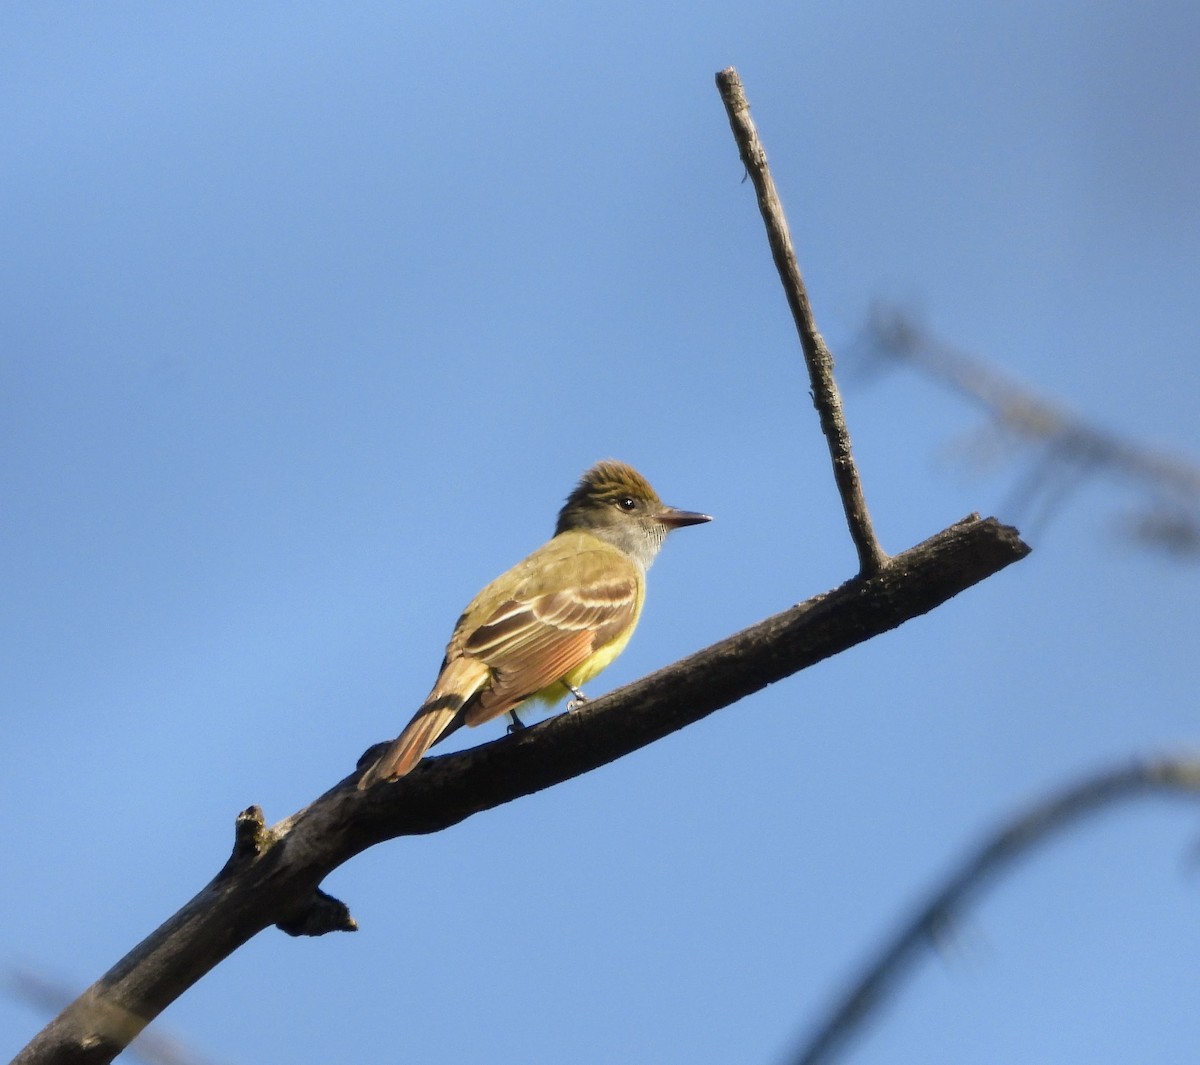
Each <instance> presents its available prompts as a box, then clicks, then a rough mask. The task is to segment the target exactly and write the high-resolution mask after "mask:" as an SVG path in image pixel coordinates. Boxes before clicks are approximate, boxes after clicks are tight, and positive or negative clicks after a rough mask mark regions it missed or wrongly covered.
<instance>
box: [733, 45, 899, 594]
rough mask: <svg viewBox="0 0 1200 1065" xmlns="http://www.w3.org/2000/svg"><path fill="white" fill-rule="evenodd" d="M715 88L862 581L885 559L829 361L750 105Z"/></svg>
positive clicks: (738, 87)
mask: <svg viewBox="0 0 1200 1065" xmlns="http://www.w3.org/2000/svg"><path fill="white" fill-rule="evenodd" d="M717 89H718V90H719V91H720V93H721V100H722V102H723V103H724V104H725V111H726V112H727V113H728V115H729V126H730V128H731V129H732V130H733V139H734V140H735V141H736V142H737V146H738V151H739V152H740V153H741V156H742V162H743V163H744V164H745V166H746V173H748V174H749V175H750V180H751V181H752V182H753V183H754V189H755V191H756V192H757V193H758V209H759V211H760V212H761V213H762V216H763V223H764V224H765V225H766V227H767V240H768V241H769V242H770V245H771V255H772V257H773V258H774V260H775V268H776V269H777V270H778V271H779V279H780V281H782V282H783V291H784V293H785V295H786V296H787V301H788V306H789V307H791V309H792V317H793V318H794V319H795V321H796V329H797V330H798V331H799V333H800V345H801V347H802V348H803V349H804V361H805V363H806V364H807V365H808V378H809V381H810V383H811V385H812V397H813V406H814V407H816V409H817V414H818V416H819V417H820V420H821V431H822V432H823V433H824V434H825V439H826V441H827V442H828V444H829V457H830V458H831V459H832V461H833V477H834V481H835V482H836V483H837V488H838V494H839V495H840V496H841V497H842V508H843V509H844V510H845V512H846V523H847V525H848V526H849V527H850V538H851V539H852V540H853V541H854V548H855V550H856V551H857V552H858V565H859V574H860V575H861V576H864V577H868V576H871V575H873V574H876V573H878V572H879V571H880V570H882V569H883V567H884V566H885V565H886V564H887V561H888V556H887V554H886V553H885V552H884V550H883V548H882V547H880V546H879V541H878V540H877V539H876V538H875V530H874V529H873V528H872V527H871V516H870V514H868V513H867V501H866V499H865V498H864V497H863V490H862V482H861V481H860V480H859V477H858V468H857V467H856V466H855V464H854V456H853V455H852V454H851V452H850V433H849V431H848V430H847V429H846V419H845V417H844V416H843V415H842V398H841V396H840V395H839V394H838V390H837V385H836V384H835V383H834V380H833V356H832V355H830V353H829V348H827V347H826V346H825V341H824V339H823V338H822V336H821V334H820V333H818V332H817V326H816V323H815V322H814V321H813V313H812V307H811V306H810V304H809V302H808V293H807V291H806V290H805V288H804V279H803V278H802V277H801V276H800V267H799V265H798V264H797V262H796V251H795V248H794V247H793V246H792V236H791V233H790V232H789V231H788V224H787V218H786V217H785V215H784V213H783V204H782V203H780V202H779V194H778V193H777V192H776V191H775V182H774V181H773V180H772V178H771V171H770V169H769V168H768V167H767V153H766V151H765V150H764V149H763V146H762V141H761V140H759V137H758V130H757V129H756V128H755V126H754V121H753V119H751V117H750V104H749V103H748V102H747V101H746V94H745V92H744V91H743V89H742V82H741V79H740V78H739V77H738V74H737V71H736V70H734V69H733V67H729V68H727V69H726V70H722V71H721V72H720V73H718V74H717Z"/></svg>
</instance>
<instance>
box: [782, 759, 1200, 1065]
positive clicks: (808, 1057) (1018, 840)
mask: <svg viewBox="0 0 1200 1065" xmlns="http://www.w3.org/2000/svg"><path fill="white" fill-rule="evenodd" d="M1180 792H1183V793H1188V794H1195V793H1197V792H1200V761H1197V760H1195V759H1172V758H1164V759H1161V760H1158V761H1151V762H1138V763H1135V764H1133V765H1130V766H1123V767H1121V768H1119V769H1115V770H1111V771H1109V772H1106V773H1101V774H1099V775H1098V776H1094V777H1089V778H1088V779H1087V780H1084V781H1082V782H1081V783H1079V784H1076V785H1073V786H1072V787H1070V788H1067V789H1066V790H1065V791H1062V792H1060V793H1059V794H1057V795H1052V796H1051V797H1050V798H1049V799H1046V800H1044V801H1042V802H1040V803H1038V804H1036V805H1035V806H1033V807H1032V808H1031V809H1029V810H1028V811H1026V812H1025V813H1023V814H1020V815H1019V816H1017V817H1016V818H1015V819H1014V820H1013V821H1011V822H1010V823H1008V824H1006V825H1004V826H1003V827H1002V828H1000V829H999V831H997V832H995V833H994V834H993V835H992V836H991V837H990V838H989V839H988V840H986V841H985V842H984V844H983V845H982V846H981V847H979V848H978V850H976V851H975V852H974V853H973V854H971V855H970V856H968V858H967V859H966V860H965V861H964V862H963V863H962V865H961V867H960V868H959V869H957V870H956V871H955V872H954V873H952V874H951V875H950V877H949V878H948V879H947V881H946V883H945V884H944V885H943V886H942V887H941V888H939V889H938V890H937V891H935V892H934V894H933V895H932V897H931V898H930V899H929V901H928V902H926V903H925V905H924V906H922V907H921V909H920V910H919V911H918V912H917V914H916V915H915V916H914V917H913V918H912V920H910V921H909V922H908V923H907V924H906V925H905V926H904V927H903V928H902V929H901V930H900V932H899V933H898V934H897V935H896V936H895V938H893V939H891V940H889V941H888V942H887V943H886V944H885V945H884V948H883V950H881V951H880V952H879V955H878V957H877V958H876V959H875V960H874V961H872V962H871V963H870V964H869V965H868V966H867V968H866V969H865V971H864V972H863V973H862V975H861V976H860V977H859V978H858V979H857V980H855V981H854V983H853V985H852V986H851V988H850V989H849V991H847V993H846V994H845V995H844V996H843V998H842V999H841V1000H840V1001H839V1003H838V1004H837V1006H836V1007H835V1008H834V1009H833V1010H832V1011H831V1012H830V1014H829V1017H828V1019H827V1020H826V1021H824V1023H822V1024H821V1026H820V1027H819V1028H818V1029H817V1031H816V1032H815V1033H814V1034H813V1035H812V1037H811V1038H810V1039H809V1040H808V1042H807V1043H806V1044H805V1046H804V1048H803V1049H802V1051H801V1052H800V1054H799V1056H798V1057H797V1058H796V1063H797V1065H820V1063H822V1062H827V1061H831V1060H832V1059H833V1057H834V1056H835V1055H836V1054H837V1052H838V1050H839V1049H840V1048H841V1047H842V1046H844V1044H845V1042H846V1040H847V1039H848V1038H849V1037H850V1036H851V1035H852V1034H853V1033H854V1032H855V1031H856V1030H857V1029H858V1028H860V1027H861V1026H862V1025H863V1023H864V1022H865V1021H866V1019H867V1018H868V1016H869V1015H870V1014H871V1013H873V1012H874V1011H875V1010H877V1009H878V1008H879V1006H880V1004H881V1003H882V1002H883V1001H884V999H885V998H886V997H887V996H888V995H889V994H891V993H892V992H893V991H894V990H895V989H896V987H897V985H898V984H899V982H900V980H901V978H902V977H903V976H904V974H905V972H906V971H907V970H908V969H909V968H911V967H912V965H913V964H914V963H915V962H916V960H917V957H918V956H919V954H920V953H921V952H922V951H923V949H924V948H925V946H926V944H927V943H929V942H931V941H935V940H936V938H937V936H938V934H939V933H942V932H944V931H945V929H946V927H947V926H948V925H949V924H951V923H952V922H953V921H955V920H956V919H957V917H958V914H959V913H960V912H961V911H962V910H963V909H964V907H965V906H966V904H967V903H968V901H970V900H971V899H972V898H973V897H974V896H975V895H977V894H978V893H979V892H980V891H982V890H983V888H984V887H986V886H987V885H988V884H989V883H990V882H991V881H993V880H995V879H996V877H998V876H999V875H1000V873H1002V872H1003V871H1004V870H1005V869H1006V868H1007V867H1008V866H1010V865H1012V864H1013V863H1014V862H1015V861H1016V860H1017V859H1018V858H1023V857H1025V856H1026V855H1027V854H1028V853H1029V852H1030V851H1032V850H1033V848H1034V847H1036V846H1037V845H1038V844H1040V843H1044V842H1046V841H1047V840H1048V839H1049V837H1050V836H1051V835H1053V834H1054V833H1055V832H1060V831H1062V830H1065V829H1066V828H1068V827H1070V826H1071V825H1072V824H1073V823H1074V822H1075V821H1077V820H1079V819H1080V818H1082V817H1084V816H1086V815H1088V814H1092V813H1098V812H1099V811H1100V810H1101V809H1102V808H1104V807H1105V806H1108V805H1109V804H1112V803H1116V802H1119V801H1121V800H1123V799H1129V798H1134V797H1136V796H1140V795H1144V794H1147V793H1151V794H1153V793H1165V794H1178V793H1180Z"/></svg>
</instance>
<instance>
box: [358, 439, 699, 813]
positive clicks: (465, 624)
mask: <svg viewBox="0 0 1200 1065" xmlns="http://www.w3.org/2000/svg"><path fill="white" fill-rule="evenodd" d="M711 520H712V518H711V517H710V516H709V515H707V514H700V513H697V512H695V511H690V510H677V509H676V508H675V507H669V506H667V505H666V504H664V503H663V501H662V500H661V499H660V498H659V496H658V493H657V492H655V491H654V489H653V488H652V487H651V486H650V482H649V481H647V480H646V478H645V477H643V476H642V475H641V474H640V473H638V471H637V470H635V469H634V468H633V467H632V466H630V465H628V464H627V463H624V462H618V461H616V460H613V459H607V460H605V461H602V462H598V463H596V465H594V466H592V467H591V468H590V469H589V470H587V471H586V472H585V473H584V474H583V476H582V477H581V478H580V480H579V483H578V484H577V485H576V486H575V488H574V490H573V491H572V492H571V494H570V495H569V496H567V500H566V503H564V505H563V507H562V509H561V510H560V511H559V514H558V521H557V523H556V525H555V529H554V535H553V536H552V537H551V538H550V539H549V540H548V541H547V542H546V543H544V544H543V545H542V546H541V547H539V548H538V549H537V550H536V551H534V552H533V554H531V555H529V556H528V557H527V558H525V559H524V560H523V561H521V562H518V563H517V564H516V565H515V566H513V568H512V569H510V570H508V571H507V572H505V573H503V574H501V575H500V576H499V577H497V578H496V579H495V580H494V581H492V582H491V583H490V584H488V585H487V586H486V587H485V588H484V589H483V590H482V591H481V592H480V593H479V594H478V595H477V596H475V598H474V599H472V600H471V602H470V603H469V604H468V605H467V608H466V609H465V610H464V611H463V612H462V615H461V616H460V617H459V619H458V622H457V624H456V625H455V626H454V632H453V635H452V636H451V637H450V642H449V644H448V645H447V647H446V656H445V658H444V659H443V661H442V666H441V670H440V671H439V673H438V677H437V680H436V681H435V682H434V685H433V689H432V690H431V691H430V693H429V695H428V696H427V697H426V699H425V701H424V702H423V703H422V704H421V707H420V709H419V710H417V712H416V714H414V715H413V718H412V720H411V721H410V722H409V723H408V725H407V726H406V727H405V729H404V731H403V732H401V733H400V735H399V736H398V737H397V738H396V739H395V740H394V741H392V743H391V745H390V746H389V747H388V749H387V750H386V751H385V752H384V753H383V755H382V756H381V757H380V758H379V759H378V760H377V761H376V762H375V763H374V764H373V765H372V766H371V767H370V768H369V769H368V770H367V771H366V773H364V774H363V776H362V778H361V779H360V780H359V783H358V787H359V789H360V790H361V789H366V788H369V787H371V786H372V785H373V784H375V783H376V782H378V781H381V780H383V781H391V780H397V779H399V778H400V777H403V776H405V775H407V774H408V773H409V772H410V771H411V770H412V769H413V767H414V766H415V765H416V764H417V763H418V762H419V761H420V760H421V758H422V757H423V756H424V754H425V752H426V751H428V750H429V748H430V747H432V746H433V745H434V744H435V743H437V741H438V740H439V739H440V738H441V737H442V735H443V734H445V733H446V732H447V730H449V729H450V727H451V725H455V724H456V722H458V721H461V722H462V723H465V724H467V725H472V726H473V725H480V724H482V723H483V722H485V721H491V720H492V719H494V718H497V717H500V716H501V715H502V714H510V715H511V716H512V719H513V725H512V727H514V728H515V727H518V726H519V725H520V721H519V719H518V718H517V716H516V713H515V711H516V709H517V708H518V707H519V706H520V705H521V704H522V703H524V702H527V701H531V700H533V701H538V702H543V703H549V704H553V703H555V702H557V701H559V700H560V699H562V698H564V697H566V696H568V695H570V696H572V697H573V702H572V703H571V704H569V708H570V707H571V706H574V705H577V704H579V703H582V702H584V701H586V696H585V695H584V694H583V692H582V690H581V689H582V686H583V685H584V684H586V683H587V682H588V681H590V680H591V679H592V678H594V677H595V676H596V675H597V674H598V673H599V672H600V671H601V670H602V669H604V668H605V667H606V666H608V665H609V664H610V663H611V662H612V661H613V659H615V658H616V657H617V655H619V654H620V653H621V652H622V651H623V650H624V649H625V645H626V644H627V643H628V642H629V638H630V636H632V635H633V630H634V628H635V627H636V626H637V623H638V619H639V618H640V617H641V613H642V605H643V603H644V601H645V595H646V570H647V569H648V568H649V567H650V564H651V563H652V562H653V561H654V558H655V556H656V555H657V554H658V552H659V549H660V548H661V547H662V544H663V541H664V540H665V539H666V536H667V533H668V532H670V531H671V530H672V529H678V528H682V527H684V526H687V525H699V524H702V523H703V522H707V521H711Z"/></svg>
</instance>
